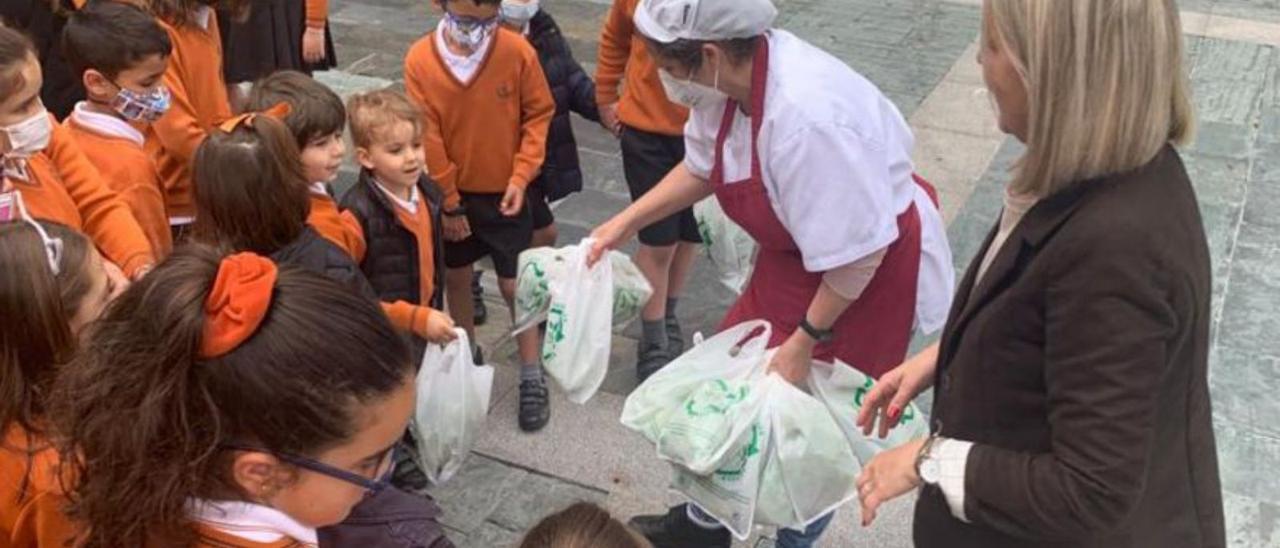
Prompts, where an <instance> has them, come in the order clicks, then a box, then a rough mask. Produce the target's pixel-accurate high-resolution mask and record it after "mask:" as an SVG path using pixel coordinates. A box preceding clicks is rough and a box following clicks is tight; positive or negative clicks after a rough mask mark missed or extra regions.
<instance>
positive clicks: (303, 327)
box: [51, 245, 413, 548]
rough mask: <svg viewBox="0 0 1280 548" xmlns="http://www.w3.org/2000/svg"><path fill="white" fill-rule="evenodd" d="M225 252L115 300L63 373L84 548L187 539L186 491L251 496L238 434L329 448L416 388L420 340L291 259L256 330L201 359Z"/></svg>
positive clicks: (164, 269)
mask: <svg viewBox="0 0 1280 548" xmlns="http://www.w3.org/2000/svg"><path fill="white" fill-rule="evenodd" d="M220 260H221V256H220V254H219V253H218V252H217V251H216V250H214V249H212V248H210V247H207V246H198V245H197V246H189V247H188V248H186V249H182V250H179V251H177V252H175V253H174V255H173V256H171V257H170V258H169V259H168V260H167V261H166V262H165V263H164V264H162V265H160V266H159V267H157V268H156V270H155V271H153V272H152V273H151V274H149V275H148V276H147V277H146V278H144V279H142V280H141V281H139V282H138V283H136V284H134V285H133V286H131V287H130V288H129V289H128V290H127V291H126V292H125V293H124V294H123V295H121V296H120V297H119V298H118V299H117V301H116V302H115V303H114V304H113V305H112V307H111V309H110V310H109V311H108V312H107V314H106V315H105V316H103V317H102V318H101V319H100V320H99V322H98V325H97V327H96V329H94V331H93V334H92V338H91V339H90V340H89V341H88V342H87V343H86V344H85V346H84V351H83V352H82V353H81V354H80V355H79V356H78V357H77V358H76V359H75V361H74V362H73V364H72V366H71V367H68V368H66V370H65V372H64V374H62V375H61V376H60V377H59V379H58V381H57V382H56V385H55V390H54V399H53V401H55V402H56V404H55V406H54V407H53V409H52V410H51V417H52V418H53V419H54V422H53V426H54V427H55V431H57V432H59V434H60V438H59V440H58V449H59V452H60V454H61V458H62V462H63V466H64V467H66V468H67V469H65V470H61V471H60V477H63V478H74V480H73V481H71V482H70V483H72V484H71V485H65V486H64V488H66V489H67V490H68V491H69V496H70V500H71V503H70V506H69V507H68V513H69V515H70V516H71V517H72V518H73V519H77V520H80V521H81V522H82V523H83V524H84V525H85V526H86V529H85V532H84V534H83V536H82V537H81V538H80V539H77V540H78V542H80V544H78V546H85V547H90V548H96V547H119V546H144V545H148V546H149V545H152V544H151V543H156V545H162V546H185V545H189V544H190V543H191V542H192V541H193V540H194V537H195V532H194V529H193V528H192V523H191V521H190V519H189V518H188V516H187V512H186V509H187V506H186V505H187V501H188V500H190V499H192V498H205V499H215V500H251V499H250V498H249V496H248V494H247V493H244V492H243V490H242V489H240V488H239V487H238V486H236V484H235V482H234V480H233V479H232V478H231V477H230V465H231V462H232V460H233V455H232V454H230V452H228V451H224V450H222V449H225V448H226V447H227V445H228V444H236V443H245V444H252V445H254V446H258V447H262V448H264V449H265V450H266V451H268V452H272V453H281V454H296V455H304V456H313V455H316V454H318V453H321V452H323V451H325V450H327V449H330V448H332V447H335V446H337V445H340V444H341V443H343V442H345V441H346V440H348V439H350V438H351V436H353V435H354V433H355V432H356V431H357V429H358V428H359V424H357V423H358V422H359V421H358V418H357V412H358V411H359V410H360V409H361V408H362V407H364V406H366V405H369V404H372V403H376V402H379V401H381V400H382V399H383V398H386V397H389V396H390V394H392V393H393V392H394V391H396V390H397V389H399V388H400V387H402V386H404V384H405V383H406V382H412V374H413V367H412V364H411V362H410V358H409V352H408V349H407V347H406V344H405V342H404V340H403V339H402V338H401V337H400V336H399V335H398V334H397V333H396V332H395V330H394V329H393V328H392V327H391V324H390V323H389V322H388V320H387V317H386V315H385V314H383V313H382V311H381V309H379V308H378V306H377V305H376V304H375V303H374V302H373V301H372V300H370V299H365V298H362V297H360V296H358V295H356V294H354V293H352V292H351V291H350V290H349V289H347V288H345V287H342V286H339V285H337V284H336V283H335V282H332V281H330V280H327V279H325V278H323V277H320V276H318V275H315V274H311V273H309V272H305V271H303V270H300V269H297V268H293V267H290V266H281V267H280V269H279V275H278V278H277V281H276V284H275V289H274V293H273V296H272V302H271V308H270V311H269V312H268V313H267V316H266V318H265V319H264V320H263V322H262V325H261V326H260V327H259V328H258V330H257V332H256V333H255V334H254V335H253V336H252V337H251V338H250V339H249V340H247V341H245V342H244V343H243V344H241V345H240V346H239V347H238V348H236V349H235V350H233V351H232V352H230V353H229V354H226V355H224V356H222V357H219V358H214V359H200V358H198V357H197V349H198V348H199V346H200V339H201V333H202V329H203V327H204V302H205V300H206V299H207V297H208V295H209V292H210V290H211V286H212V285H213V282H214V279H215V278H216V276H217V272H218V267H219V262H220Z"/></svg>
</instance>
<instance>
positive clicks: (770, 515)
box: [755, 363, 860, 529]
mask: <svg viewBox="0 0 1280 548" xmlns="http://www.w3.org/2000/svg"><path fill="white" fill-rule="evenodd" d="M815 365H817V364H816V363H815ZM769 380H770V381H772V382H774V383H775V386H773V387H771V388H770V390H769V402H768V406H767V408H766V414H767V416H768V419H769V420H770V421H771V431H772V436H773V437H772V440H771V442H770V444H769V452H768V453H767V455H766V458H765V465H764V466H765V469H764V471H763V473H762V477H761V479H760V493H759V502H758V505H757V507H756V514H755V517H756V523H757V524H761V525H776V526H779V527H791V528H797V529H802V528H804V527H806V526H808V525H809V524H810V523H813V522H814V521H816V520H818V519H819V518H821V517H822V516H825V515H827V514H828V513H830V512H832V511H834V510H835V509H836V508H838V507H840V506H841V505H843V504H844V503H846V502H848V501H850V500H853V498H854V497H855V496H857V490H856V487H855V485H854V483H855V480H856V479H857V477H858V472H859V470H860V466H859V464H858V460H857V459H856V458H855V457H854V455H853V452H852V450H851V449H850V447H849V443H848V442H847V440H846V439H845V437H844V433H843V432H841V430H840V426H839V425H838V424H836V421H835V419H834V418H833V417H832V416H831V413H830V412H829V411H828V410H827V408H826V406H824V405H823V404H822V402H820V401H818V400H817V399H816V398H814V397H813V396H810V395H809V394H807V393H805V392H804V391H803V390H801V389H800V388H797V387H796V386H794V385H792V384H791V383H789V382H787V381H785V380H783V379H782V378H781V377H778V376H776V375H771V376H770V377H769Z"/></svg>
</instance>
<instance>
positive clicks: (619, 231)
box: [587, 212, 636, 266]
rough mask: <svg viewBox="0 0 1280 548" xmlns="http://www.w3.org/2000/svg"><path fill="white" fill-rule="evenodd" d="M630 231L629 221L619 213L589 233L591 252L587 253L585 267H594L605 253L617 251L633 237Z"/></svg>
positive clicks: (624, 215)
mask: <svg viewBox="0 0 1280 548" xmlns="http://www.w3.org/2000/svg"><path fill="white" fill-rule="evenodd" d="M635 235H636V234H635V230H632V229H631V220H630V219H629V218H628V217H627V216H626V213H625V212H624V213H619V214H617V215H615V216H614V217H613V218H612V219H609V220H608V221H605V222H604V224H602V225H600V226H598V227H596V229H595V230H593V231H591V239H592V240H594V241H593V242H592V243H591V251H590V252H588V253H587V265H588V266H595V265H596V263H597V262H600V258H601V257H604V254H605V253H608V252H610V251H613V250H615V249H618V248H619V247H622V246H623V245H624V244H626V243H627V242H628V241H630V240H631V238H634V237H635Z"/></svg>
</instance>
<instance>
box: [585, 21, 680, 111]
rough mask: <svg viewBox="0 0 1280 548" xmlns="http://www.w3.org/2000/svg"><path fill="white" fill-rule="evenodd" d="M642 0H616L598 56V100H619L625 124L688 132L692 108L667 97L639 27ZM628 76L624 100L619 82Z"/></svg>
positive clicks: (602, 103)
mask: <svg viewBox="0 0 1280 548" xmlns="http://www.w3.org/2000/svg"><path fill="white" fill-rule="evenodd" d="M638 5H640V0H614V1H613V7H612V8H611V9H610V10H609V17H608V19H606V20H605V24H604V31H603V32H602V33H601V35H600V49H599V53H598V56H597V58H596V102H597V103H599V104H601V105H611V104H614V103H618V119H620V120H621V121H622V123H624V124H626V125H628V126H630V127H633V128H636V129H639V130H643V131H648V132H650V133H658V134H662V135H672V136H676V135H684V123H685V121H686V120H688V119H689V109H686V108H684V107H682V106H680V105H677V104H675V103H672V102H671V101H669V100H667V93H666V91H663V89H662V80H661V79H659V78H658V65H657V64H655V63H654V62H653V59H652V58H651V57H649V52H648V50H647V49H646V48H645V45H644V37H643V36H642V35H641V34H640V33H639V32H636V30H635V22H634V20H633V17H634V16H635V13H636V6H638ZM624 73H625V76H626V80H627V83H626V93H625V94H623V95H622V97H621V101H619V96H618V84H619V83H620V82H621V81H622V79H623V75H624Z"/></svg>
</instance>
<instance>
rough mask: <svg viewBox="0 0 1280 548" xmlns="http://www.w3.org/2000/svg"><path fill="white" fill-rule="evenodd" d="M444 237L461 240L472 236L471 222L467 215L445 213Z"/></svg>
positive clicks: (455, 240) (454, 240) (451, 240)
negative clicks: (468, 220)
mask: <svg viewBox="0 0 1280 548" xmlns="http://www.w3.org/2000/svg"><path fill="white" fill-rule="evenodd" d="M441 224H443V225H444V239H445V240H447V241H450V242H461V241H462V240H465V239H467V238H470V237H471V223H469V222H467V216H466V215H445V216H444V222H443V223H441Z"/></svg>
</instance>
